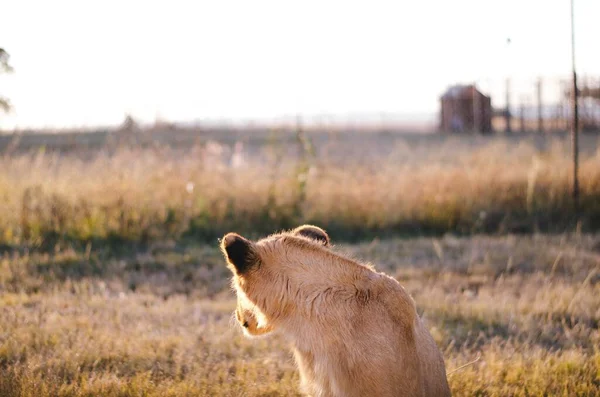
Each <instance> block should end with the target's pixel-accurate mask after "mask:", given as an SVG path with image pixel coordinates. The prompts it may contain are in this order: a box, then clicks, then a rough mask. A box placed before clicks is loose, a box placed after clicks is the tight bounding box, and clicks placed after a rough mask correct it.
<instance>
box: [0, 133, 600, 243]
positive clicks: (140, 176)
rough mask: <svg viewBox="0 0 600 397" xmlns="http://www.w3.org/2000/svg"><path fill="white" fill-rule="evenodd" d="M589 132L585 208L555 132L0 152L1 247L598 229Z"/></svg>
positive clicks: (598, 156)
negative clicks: (315, 228)
mask: <svg viewBox="0 0 600 397" xmlns="http://www.w3.org/2000/svg"><path fill="white" fill-rule="evenodd" d="M594 137H596V136H590V137H588V138H587V141H586V142H587V143H588V144H587V146H586V147H585V150H583V151H582V156H581V164H580V185H581V209H582V211H581V213H580V214H576V213H575V211H574V207H573V202H572V200H571V196H570V189H571V185H572V178H571V163H570V159H569V143H568V140H567V141H565V139H564V138H562V139H561V138H547V139H546V140H545V141H544V140H541V138H540V137H539V136H537V137H534V138H535V139H524V138H521V139H520V140H519V139H517V138H510V139H508V138H507V139H503V138H477V137H469V136H466V137H464V136H463V137H462V138H456V137H455V138H448V137H440V136H437V137H435V136H433V137H428V136H427V137H421V138H419V139H417V138H415V137H412V138H406V139H404V138H403V137H402V136H396V135H376V136H371V137H369V136H365V135H363V136H360V137H359V136H358V135H356V134H355V135H348V136H337V137H330V138H328V140H325V138H324V137H322V136H318V137H316V138H319V139H316V138H315V139H311V137H310V136H308V138H307V137H300V138H299V139H296V141H289V140H287V139H288V138H289V139H292V138H293V137H288V138H285V137H284V138H285V139H284V138H282V137H281V136H279V135H276V134H274V135H273V136H272V137H271V138H270V140H267V141H264V142H262V143H261V144H260V145H258V144H257V145H258V146H253V145H254V144H245V143H244V141H243V140H241V141H237V142H236V143H235V144H231V145H229V144H225V143H219V142H216V141H208V142H204V143H197V144H195V145H191V146H189V147H171V146H155V147H149V148H141V147H138V146H134V147H121V148H117V149H114V150H112V149H111V150H109V149H103V150H95V151H89V150H82V151H74V152H68V153H60V152H54V151H48V152H47V151H45V150H43V149H40V150H37V151H28V152H25V153H14V154H11V155H5V156H3V157H1V158H0V166H1V167H2V170H3V172H2V174H1V175H0V198H1V199H2V203H3V206H2V208H0V231H1V233H0V243H2V244H4V245H7V246H15V245H17V246H18V245H23V244H25V245H28V246H38V247H40V246H42V247H50V248H52V247H53V246H54V245H55V244H57V243H60V242H68V243H81V244H82V245H83V246H85V245H86V244H87V243H88V242H92V243H94V244H96V243H106V242H109V243H117V244H121V243H122V242H123V241H130V242H142V243H147V242H149V241H155V240H160V239H170V238H180V237H185V236H189V237H194V238H196V239H199V240H201V239H203V240H204V241H208V240H209V239H210V240H211V241H212V239H214V238H217V237H219V236H221V235H223V234H224V233H225V232H228V231H230V230H237V231H239V232H243V233H255V234H259V235H261V234H263V235H264V234H267V233H270V232H272V231H273V230H276V229H282V228H291V227H294V226H296V225H298V224H301V223H317V224H319V225H322V226H323V227H325V228H326V229H327V230H329V231H330V232H335V233H336V234H337V235H339V236H340V238H343V239H345V240H351V239H362V238H372V237H375V236H378V237H382V236H384V235H385V236H397V235H399V234H401V235H425V234H427V235H440V234H443V233H445V232H447V231H452V232H455V233H460V234H466V235H470V234H474V233H496V232H501V233H508V232H517V233H523V232H535V231H546V232H548V231H549V232H561V231H563V230H566V229H574V228H575V227H576V225H577V224H578V223H579V227H580V228H581V230H589V231H595V230H598V229H599V228H600V151H598V150H597V147H598V144H597V141H594V140H593V138H594ZM359 138H360V139H359ZM347 141H350V142H347Z"/></svg>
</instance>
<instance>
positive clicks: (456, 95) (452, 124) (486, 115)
mask: <svg viewBox="0 0 600 397" xmlns="http://www.w3.org/2000/svg"><path fill="white" fill-rule="evenodd" d="M440 102H441V115H440V128H441V130H442V131H444V132H491V131H492V100H491V98H490V97H489V96H487V95H484V94H482V93H481V92H480V91H478V90H477V88H476V87H475V86H474V85H455V86H452V87H450V88H448V90H447V91H446V92H445V93H444V95H442V97H441V98H440Z"/></svg>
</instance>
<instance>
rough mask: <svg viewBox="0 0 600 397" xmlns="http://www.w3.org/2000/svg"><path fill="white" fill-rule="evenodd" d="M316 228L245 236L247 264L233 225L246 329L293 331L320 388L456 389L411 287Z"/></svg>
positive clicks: (364, 391) (312, 388) (308, 383)
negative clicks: (334, 245)
mask: <svg viewBox="0 0 600 397" xmlns="http://www.w3.org/2000/svg"><path fill="white" fill-rule="evenodd" d="M310 227H311V228H314V226H310ZM318 230H320V229H318ZM311 233H312V231H311ZM323 233H324V232H323ZM228 236H229V237H228ZM234 236H236V237H235V238H237V237H239V236H237V235H234ZM307 236H308V237H307ZM311 236H312V234H306V235H300V234H299V233H298V229H296V230H294V231H292V232H289V233H282V234H278V235H273V236H270V237H268V238H266V239H263V240H260V241H258V242H255V243H252V242H249V241H247V240H245V239H243V241H246V242H248V244H249V245H250V251H251V253H250V254H248V255H247V257H248V258H251V259H249V261H250V262H252V263H251V266H248V267H247V268H245V270H244V271H243V272H241V271H240V272H238V271H237V270H236V266H235V264H233V263H232V262H231V260H230V259H229V257H228V253H227V250H226V245H227V244H228V241H232V238H233V237H232V235H231V234H230V235H227V236H225V238H224V239H223V242H222V249H223V252H224V253H225V256H226V258H227V259H228V262H229V263H230V265H231V267H230V268H231V269H232V271H233V273H234V278H233V285H234V288H235V290H236V292H237V296H238V307H237V309H236V318H237V320H238V321H239V323H240V324H241V325H242V326H244V330H245V333H246V335H250V336H255V335H264V334H267V333H269V332H271V331H277V332H280V333H282V334H283V335H284V336H285V337H287V338H288V339H289V341H290V342H291V344H292V346H293V351H294V355H295V358H296V362H297V364H298V368H299V370H300V376H301V379H302V387H303V389H304V391H305V393H307V394H308V395H311V396H314V397H353V396H357V397H358V396H381V397H387V396H414V397H417V396H421V397H426V396H427V397H429V396H442V397H443V396H449V395H450V390H449V388H448V383H447V380H446V371H445V367H444V361H443V358H442V355H441V354H440V352H439V350H438V348H437V346H436V344H435V342H434V340H433V339H432V337H431V335H430V334H429V332H428V331H427V329H426V328H425V326H424V325H423V323H422V321H421V319H420V318H419V316H418V315H417V312H416V309H415V304H414V302H413V300H412V298H411V297H410V296H409V294H408V293H407V292H406V291H405V290H404V288H403V287H402V286H401V285H400V284H399V283H398V282H397V281H396V280H395V279H393V278H391V277H389V276H387V275H385V274H383V273H377V272H375V271H374V270H373V269H372V268H371V267H370V266H366V265H363V264H360V263H358V262H356V261H353V260H351V259H348V258H346V257H344V256H342V255H340V254H338V253H336V252H335V251H333V250H332V249H330V248H329V247H328V242H329V240H328V238H327V239H326V245H324V243H322V242H320V241H317V240H315V239H311V238H309V237H311ZM240 238H241V237H240ZM323 241H325V240H323Z"/></svg>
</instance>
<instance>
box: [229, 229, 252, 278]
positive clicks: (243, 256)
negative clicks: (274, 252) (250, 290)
mask: <svg viewBox="0 0 600 397" xmlns="http://www.w3.org/2000/svg"><path fill="white" fill-rule="evenodd" d="M221 251H223V255H225V259H227V262H229V263H230V264H231V265H233V267H234V268H235V270H236V271H237V273H238V274H242V273H244V272H245V271H247V270H248V269H249V268H250V267H252V266H253V265H254V264H255V263H256V262H257V259H258V258H257V255H256V251H255V249H254V245H253V244H252V242H251V241H249V240H247V239H245V238H243V237H242V236H240V235H239V234H236V233H227V234H226V235H225V236H224V237H223V239H222V240H221Z"/></svg>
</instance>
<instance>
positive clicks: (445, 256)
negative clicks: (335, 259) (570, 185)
mask: <svg viewBox="0 0 600 397" xmlns="http://www.w3.org/2000/svg"><path fill="white" fill-rule="evenodd" d="M332 238H333V239H334V240H335V234H332ZM598 247H600V240H599V239H598V237H597V236H590V235H557V236H541V235H537V236H530V237H527V236H506V237H473V238H455V237H451V236H447V237H444V238H441V239H429V238H419V239H412V240H401V239H392V240H378V239H376V240H373V241H370V242H365V243H362V244H358V245H342V246H339V247H337V248H336V249H339V250H342V251H344V252H346V253H348V254H350V255H352V256H355V257H359V258H362V259H364V260H366V261H371V262H373V263H374V264H375V265H376V266H377V268H378V269H380V270H383V271H386V272H388V273H389V274H392V275H394V276H396V277H397V278H398V279H399V280H400V281H401V283H402V284H403V285H404V286H405V287H406V288H407V290H408V291H409V292H410V293H411V294H412V295H413V297H414V298H415V300H416V302H417V306H418V310H419V312H420V313H422V315H423V316H424V317H425V319H426V322H427V325H428V327H429V329H430V330H431V333H432V335H433V337H434V339H435V340H436V342H437V343H438V346H439V347H440V349H441V350H442V352H443V353H444V357H445V360H446V365H447V368H448V370H449V371H450V370H452V369H455V368H458V367H460V366H461V365H463V364H465V363H468V362H470V361H472V360H474V359H475V358H476V357H478V356H480V357H481V358H480V360H479V361H478V362H476V363H475V364H473V365H471V366H468V367H466V368H464V369H461V370H459V371H458V372H456V373H453V374H452V375H451V376H450V378H449V381H450V385H451V388H452V391H453V394H454V395H456V396H473V395H481V396H507V395H510V396H513V395H514V396H527V395H529V396H531V395H534V396H538V395H539V396H542V395H569V396H571V395H574V396H590V395H598V394H599V393H600V351H599V350H598V346H599V345H600V331H599V328H598V326H599V322H600V311H599V308H600V287H599V286H600V273H598V270H599V268H598V266H599V262H598V259H599V257H598ZM219 255H220V254H219V252H218V249H217V247H216V246H215V245H212V246H203V245H185V244H184V245H180V244H176V245H171V244H156V245H154V246H152V247H149V248H148V249H147V250H144V251H131V252H130V253H129V254H126V255H118V256H113V255H111V254H110V253H109V252H102V251H96V250H94V249H92V250H91V251H90V252H85V250H82V251H74V250H71V249H65V250H61V251H57V252H51V253H43V252H42V253H40V252H35V251H32V252H21V253H16V252H15V253H12V254H10V253H6V254H4V255H3V256H2V258H1V259H0V290H2V291H3V292H2V294H1V295H0V395H2V396H6V397H13V396H42V397H43V396H295V395H299V394H298V382H299V379H298V374H297V370H296V369H295V365H294V362H293V359H292V356H291V354H290V352H289V349H288V346H287V345H286V343H285V341H284V340H283V338H281V337H278V336H275V337H274V338H271V339H259V340H248V339H245V338H244V337H243V336H242V334H241V331H240V330H239V327H237V326H236V325H235V323H234V321H233V319H232V311H233V308H234V305H235V301H234V296H233V292H232V291H231V290H230V288H229V284H228V277H229V274H228V270H227V269H226V268H225V266H224V264H223V262H222V259H221V258H220V256H219ZM398 370H401V368H399V369H398Z"/></svg>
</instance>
